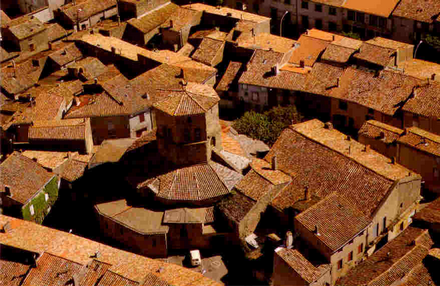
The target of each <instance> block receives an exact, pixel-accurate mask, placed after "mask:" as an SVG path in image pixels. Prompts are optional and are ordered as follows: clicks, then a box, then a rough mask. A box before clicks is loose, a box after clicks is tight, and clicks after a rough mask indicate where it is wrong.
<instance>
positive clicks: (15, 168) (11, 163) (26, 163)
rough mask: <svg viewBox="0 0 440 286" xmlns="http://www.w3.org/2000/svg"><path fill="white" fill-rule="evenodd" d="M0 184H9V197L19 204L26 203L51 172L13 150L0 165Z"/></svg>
mask: <svg viewBox="0 0 440 286" xmlns="http://www.w3.org/2000/svg"><path fill="white" fill-rule="evenodd" d="M0 173H1V176H0V186H1V190H2V191H4V190H5V186H9V188H10V192H11V196H10V197H11V198H12V199H13V200H15V201H17V202H19V203H21V204H25V203H27V201H28V200H29V199H31V198H32V197H33V196H34V195H35V194H37V192H38V191H40V189H41V188H43V187H44V186H45V185H46V184H47V183H48V182H49V180H50V179H51V178H52V177H54V174H53V173H50V172H48V171H46V170H45V169H44V168H43V167H41V166H40V165H39V164H38V163H36V162H34V161H32V160H31V159H29V158H27V157H25V156H23V155H21V154H20V153H18V152H14V153H12V154H11V155H9V157H8V158H7V159H6V160H5V161H3V163H2V164H1V165H0Z"/></svg>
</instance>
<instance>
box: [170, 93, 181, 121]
mask: <svg viewBox="0 0 440 286" xmlns="http://www.w3.org/2000/svg"><path fill="white" fill-rule="evenodd" d="M170 98H171V96H170ZM182 101H183V96H181V97H180V100H179V104H177V107H176V109H175V110H174V112H173V115H174V116H176V115H177V110H178V109H179V108H180V105H181V104H182Z"/></svg>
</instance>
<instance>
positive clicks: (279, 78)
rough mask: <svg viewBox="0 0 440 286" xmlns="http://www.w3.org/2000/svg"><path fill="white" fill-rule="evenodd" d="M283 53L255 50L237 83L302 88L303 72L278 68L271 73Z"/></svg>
mask: <svg viewBox="0 0 440 286" xmlns="http://www.w3.org/2000/svg"><path fill="white" fill-rule="evenodd" d="M283 56H284V55H283V54H281V53H277V52H274V51H265V50H256V51H255V53H254V56H253V57H252V59H251V60H250V62H249V63H248V64H247V65H248V66H247V71H245V72H243V74H242V76H241V77H240V80H239V83H241V84H250V85H257V86H263V87H272V88H280V89H287V90H303V89H304V82H305V79H306V75H305V74H300V73H296V72H290V71H284V70H280V71H279V74H278V75H274V74H273V73H272V68H273V67H274V66H275V65H276V64H279V63H280V62H281V60H282V58H283Z"/></svg>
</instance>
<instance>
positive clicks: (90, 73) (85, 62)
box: [68, 57, 107, 80]
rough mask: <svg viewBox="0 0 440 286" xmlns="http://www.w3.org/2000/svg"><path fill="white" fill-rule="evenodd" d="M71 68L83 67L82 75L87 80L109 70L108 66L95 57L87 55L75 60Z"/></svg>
mask: <svg viewBox="0 0 440 286" xmlns="http://www.w3.org/2000/svg"><path fill="white" fill-rule="evenodd" d="M68 68H69V69H82V70H83V73H82V76H84V77H85V78H86V80H91V79H94V78H95V77H98V76H99V75H101V74H103V73H105V72H106V71H107V67H106V66H105V65H104V64H103V63H102V62H101V61H100V60H98V59H97V58H95V57H87V58H84V59H82V60H79V61H77V62H75V63H74V64H72V65H70V66H69V67H68Z"/></svg>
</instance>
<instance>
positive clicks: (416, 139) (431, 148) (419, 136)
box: [397, 127, 440, 157]
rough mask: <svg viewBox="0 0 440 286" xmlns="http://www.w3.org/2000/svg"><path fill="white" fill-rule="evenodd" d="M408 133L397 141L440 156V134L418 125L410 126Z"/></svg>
mask: <svg viewBox="0 0 440 286" xmlns="http://www.w3.org/2000/svg"><path fill="white" fill-rule="evenodd" d="M406 130H407V133H406V134H405V135H403V136H402V137H400V138H399V140H398V141H397V142H398V143H400V144H404V145H407V146H410V147H413V148H415V149H418V150H420V151H423V152H426V153H429V154H432V155H434V156H439V157H440V135H436V134H433V133H430V132H428V131H425V130H423V129H420V128H417V127H410V128H408V129H406Z"/></svg>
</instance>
